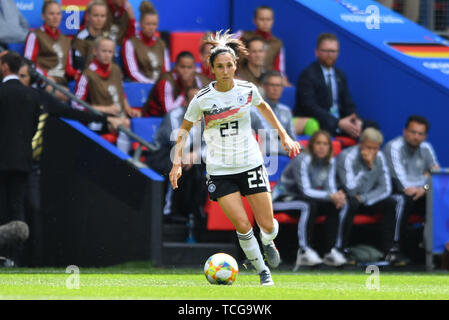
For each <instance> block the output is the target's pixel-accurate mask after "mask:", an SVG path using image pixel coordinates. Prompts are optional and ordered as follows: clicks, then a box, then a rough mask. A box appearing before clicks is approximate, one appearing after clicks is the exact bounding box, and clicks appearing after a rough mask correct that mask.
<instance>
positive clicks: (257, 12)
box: [254, 6, 274, 18]
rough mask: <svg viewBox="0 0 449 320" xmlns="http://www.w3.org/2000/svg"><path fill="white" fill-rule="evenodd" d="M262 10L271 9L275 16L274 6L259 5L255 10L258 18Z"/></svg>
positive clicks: (255, 15) (255, 16)
mask: <svg viewBox="0 0 449 320" xmlns="http://www.w3.org/2000/svg"><path fill="white" fill-rule="evenodd" d="M260 10H270V11H271V13H272V14H273V16H274V11H273V8H272V7H269V6H258V7H257V8H256V9H255V10H254V18H257V15H258V14H259V11H260Z"/></svg>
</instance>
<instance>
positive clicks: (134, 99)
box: [123, 82, 153, 108]
mask: <svg viewBox="0 0 449 320" xmlns="http://www.w3.org/2000/svg"><path fill="white" fill-rule="evenodd" d="M152 87H153V85H152V84H148V83H139V82H123V89H124V90H125V94H126V97H127V98H128V102H129V105H130V106H131V107H133V108H141V107H143V106H144V104H145V102H146V101H147V98H148V94H149V93H150V91H151V88H152Z"/></svg>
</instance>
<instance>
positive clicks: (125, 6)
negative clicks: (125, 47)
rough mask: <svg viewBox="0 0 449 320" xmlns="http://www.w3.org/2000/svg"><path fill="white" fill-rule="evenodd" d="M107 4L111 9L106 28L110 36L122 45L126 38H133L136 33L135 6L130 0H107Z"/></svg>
mask: <svg viewBox="0 0 449 320" xmlns="http://www.w3.org/2000/svg"><path fill="white" fill-rule="evenodd" d="M106 4H107V5H108V9H109V10H108V16H107V20H106V30H107V31H108V32H109V37H110V38H111V39H112V40H114V41H115V43H116V44H117V45H118V46H121V45H122V44H123V42H124V40H125V39H129V38H132V37H134V35H135V34H136V26H135V24H136V20H135V18H134V11H133V7H132V6H131V4H130V3H129V1H128V0H106Z"/></svg>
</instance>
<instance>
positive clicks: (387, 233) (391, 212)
mask: <svg viewBox="0 0 449 320" xmlns="http://www.w3.org/2000/svg"><path fill="white" fill-rule="evenodd" d="M382 142H383V136H382V133H380V131H378V130H377V129H374V128H367V129H365V130H364V131H363V132H362V135H361V136H360V142H359V144H358V145H355V146H352V147H350V148H347V149H345V150H343V151H342V152H341V153H340V154H339V155H338V157H337V174H338V178H339V179H340V182H341V183H342V186H343V189H344V190H345V192H346V195H347V197H348V204H349V208H348V211H347V213H346V217H345V221H344V222H343V224H342V228H343V239H342V248H344V249H345V250H346V248H347V246H348V241H349V236H350V233H351V228H352V224H353V217H354V215H355V214H356V213H363V214H377V213H382V222H381V224H380V225H379V232H378V234H379V237H380V239H379V240H380V249H381V250H382V251H383V252H384V253H385V258H386V260H387V261H388V262H390V263H391V264H396V263H400V262H401V261H402V260H403V257H402V256H401V255H399V254H397V255H389V253H390V250H393V239H394V232H395V227H396V216H398V214H399V213H400V205H398V204H399V201H398V200H397V199H396V198H395V197H392V196H391V191H392V186H391V176H390V173H389V170H388V164H387V161H386V159H385V156H384V154H383V153H382V151H380V150H379V148H380V146H381V145H382Z"/></svg>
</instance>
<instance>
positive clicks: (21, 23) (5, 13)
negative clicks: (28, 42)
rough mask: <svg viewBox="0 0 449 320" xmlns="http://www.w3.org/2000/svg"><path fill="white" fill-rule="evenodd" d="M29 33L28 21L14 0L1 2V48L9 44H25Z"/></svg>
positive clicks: (0, 0)
mask: <svg viewBox="0 0 449 320" xmlns="http://www.w3.org/2000/svg"><path fill="white" fill-rule="evenodd" d="M28 31H29V24H28V21H27V20H26V19H25V18H24V17H23V15H22V14H21V13H20V11H19V10H18V9H17V6H16V4H15V2H14V1H13V0H0V48H2V47H3V49H6V48H7V47H8V44H9V43H14V42H24V41H25V38H26V36H27V34H28Z"/></svg>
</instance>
